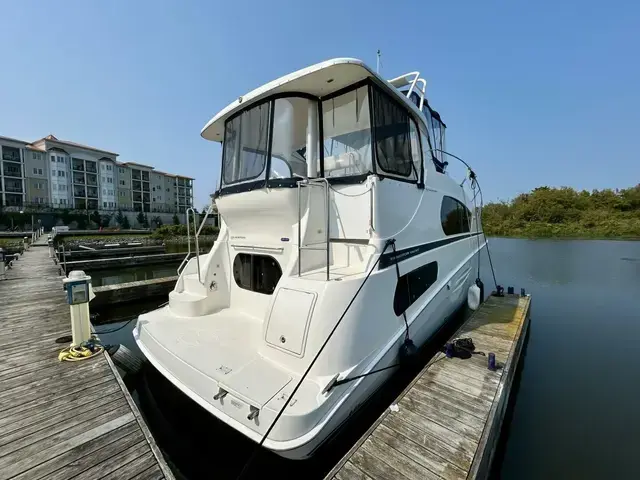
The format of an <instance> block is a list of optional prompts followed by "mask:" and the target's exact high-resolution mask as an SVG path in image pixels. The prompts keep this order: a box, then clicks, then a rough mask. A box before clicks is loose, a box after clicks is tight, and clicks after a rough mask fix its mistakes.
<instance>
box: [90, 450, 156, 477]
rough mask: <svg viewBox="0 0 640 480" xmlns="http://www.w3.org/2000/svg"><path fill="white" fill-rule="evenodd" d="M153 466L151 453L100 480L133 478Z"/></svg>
mask: <svg viewBox="0 0 640 480" xmlns="http://www.w3.org/2000/svg"><path fill="white" fill-rule="evenodd" d="M154 464H155V459H154V457H153V454H152V453H151V452H147V453H144V454H143V455H141V456H139V457H138V458H136V459H135V460H132V461H131V462H129V463H127V464H125V465H123V466H121V467H119V468H118V469H117V470H114V471H113V472H111V473H108V474H107V475H105V476H103V477H102V480H121V479H124V478H134V477H135V476H136V475H139V474H141V473H142V472H144V471H145V470H147V469H148V468H150V467H151V466H153V465H154Z"/></svg>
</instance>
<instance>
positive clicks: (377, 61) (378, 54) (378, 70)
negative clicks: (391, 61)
mask: <svg viewBox="0 0 640 480" xmlns="http://www.w3.org/2000/svg"><path fill="white" fill-rule="evenodd" d="M381 56H382V53H380V49H378V51H377V52H376V73H380V57H381Z"/></svg>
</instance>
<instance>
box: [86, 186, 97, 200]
mask: <svg viewBox="0 0 640 480" xmlns="http://www.w3.org/2000/svg"><path fill="white" fill-rule="evenodd" d="M87 197H89V198H98V189H97V188H87Z"/></svg>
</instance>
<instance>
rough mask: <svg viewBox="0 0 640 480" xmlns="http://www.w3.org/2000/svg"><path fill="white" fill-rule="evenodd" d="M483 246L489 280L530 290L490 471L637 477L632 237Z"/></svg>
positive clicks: (636, 283)
mask: <svg viewBox="0 0 640 480" xmlns="http://www.w3.org/2000/svg"><path fill="white" fill-rule="evenodd" d="M490 245H491V252H492V255H493V256H494V263H495V266H496V273H497V275H498V281H499V282H504V284H512V285H517V286H525V287H526V288H527V289H528V291H530V292H531V293H532V294H533V309H532V316H531V320H532V321H531V330H530V334H529V343H528V346H527V350H526V355H525V357H524V364H523V368H522V372H521V373H522V374H521V378H520V386H519V390H518V394H517V397H516V402H515V405H514V408H513V416H512V418H511V422H510V428H509V430H508V431H507V432H506V448H505V451H504V457H503V458H502V461H501V465H500V467H499V468H498V472H497V475H499V476H501V477H502V478H505V479H515V478H519V479H521V478H532V479H533V478H536V479H538V478H627V477H636V478H637V477H638V475H637V473H636V474H633V473H631V472H633V471H635V470H636V469H637V464H636V458H635V455H636V454H637V450H638V445H640V415H638V413H637V412H638V399H639V398H640V357H639V355H640V343H639V339H640V242H612V241H596V240H591V241H550V240H537V241H527V240H507V239H492V240H491V243H490ZM485 284H489V285H490V283H488V281H487V280H485Z"/></svg>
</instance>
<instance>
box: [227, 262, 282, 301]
mask: <svg viewBox="0 0 640 480" xmlns="http://www.w3.org/2000/svg"><path fill="white" fill-rule="evenodd" d="M281 276H282V269H281V268H280V265H279V264H278V262H277V260H276V259H275V258H273V257H270V256H268V255H251V254H248V253H239V254H238V255H236V258H235V259H234V261H233V278H234V280H235V281H236V284H237V285H238V286H239V287H240V288H243V289H245V290H251V291H252V292H257V293H264V294H266V295H271V294H272V293H273V292H274V291H275V289H276V286H277V285H278V281H280V277H281Z"/></svg>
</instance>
